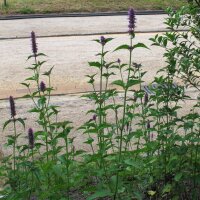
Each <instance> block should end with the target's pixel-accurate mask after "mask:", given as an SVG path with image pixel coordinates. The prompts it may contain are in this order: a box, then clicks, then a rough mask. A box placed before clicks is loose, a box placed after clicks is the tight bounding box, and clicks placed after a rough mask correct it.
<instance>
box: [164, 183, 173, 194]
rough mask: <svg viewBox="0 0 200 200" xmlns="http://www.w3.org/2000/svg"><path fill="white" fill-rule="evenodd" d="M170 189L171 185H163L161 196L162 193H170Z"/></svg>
mask: <svg viewBox="0 0 200 200" xmlns="http://www.w3.org/2000/svg"><path fill="white" fill-rule="evenodd" d="M171 189H172V185H171V184H167V185H165V187H164V188H163V191H162V192H163V194H164V193H169V192H171Z"/></svg>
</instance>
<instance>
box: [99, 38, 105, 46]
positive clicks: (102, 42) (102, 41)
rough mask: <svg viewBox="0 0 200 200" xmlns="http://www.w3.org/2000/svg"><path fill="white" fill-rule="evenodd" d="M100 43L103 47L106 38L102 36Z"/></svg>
mask: <svg viewBox="0 0 200 200" xmlns="http://www.w3.org/2000/svg"><path fill="white" fill-rule="evenodd" d="M100 43H101V44H102V45H103V46H104V45H105V44H106V38H105V37H104V36H101V38H100Z"/></svg>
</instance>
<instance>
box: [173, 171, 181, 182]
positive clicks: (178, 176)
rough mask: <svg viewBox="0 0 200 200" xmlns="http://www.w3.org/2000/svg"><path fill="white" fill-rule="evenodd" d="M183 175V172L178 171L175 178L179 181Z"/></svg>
mask: <svg viewBox="0 0 200 200" xmlns="http://www.w3.org/2000/svg"><path fill="white" fill-rule="evenodd" d="M182 176H183V174H182V173H178V174H176V176H175V177H174V180H175V181H177V182H178V181H180V180H181V178H182Z"/></svg>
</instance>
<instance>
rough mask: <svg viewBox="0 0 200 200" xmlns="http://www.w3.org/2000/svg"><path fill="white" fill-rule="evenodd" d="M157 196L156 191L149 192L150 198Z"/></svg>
mask: <svg viewBox="0 0 200 200" xmlns="http://www.w3.org/2000/svg"><path fill="white" fill-rule="evenodd" d="M155 194H156V191H153V190H149V191H148V195H150V196H154V195H155Z"/></svg>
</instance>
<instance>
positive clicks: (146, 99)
mask: <svg viewBox="0 0 200 200" xmlns="http://www.w3.org/2000/svg"><path fill="white" fill-rule="evenodd" d="M148 101H149V95H148V94H147V93H145V96H144V105H147V103H148Z"/></svg>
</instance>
